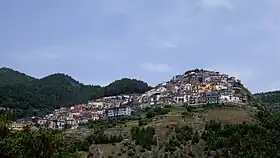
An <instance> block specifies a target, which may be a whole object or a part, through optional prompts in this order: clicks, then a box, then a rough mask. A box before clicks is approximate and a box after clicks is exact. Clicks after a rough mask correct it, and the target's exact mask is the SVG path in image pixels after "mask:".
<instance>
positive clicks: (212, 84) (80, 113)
mask: <svg viewBox="0 0 280 158" xmlns="http://www.w3.org/2000/svg"><path fill="white" fill-rule="evenodd" d="M247 93H248V92H247V91H246V89H245V88H244V87H243V86H242V84H241V81H240V80H238V79H236V78H235V77H230V76H228V75H226V74H221V73H219V72H214V71H208V70H202V69H201V70H199V69H195V70H190V71H187V72H185V73H184V74H182V75H177V76H175V77H173V78H172V79H171V80H169V81H167V82H164V83H161V84H159V85H157V86H155V87H154V88H153V89H151V90H149V91H147V92H145V93H144V94H130V95H118V96H109V97H102V98H98V99H95V100H91V101H88V103H86V104H78V105H73V106H70V107H61V108H60V109H56V110H55V111H53V112H52V113H51V114H48V115H46V116H44V117H42V118H40V117H33V118H32V119H29V120H26V119H24V120H23V119H22V120H19V121H18V123H14V124H13V126H12V127H13V128H14V129H17V130H21V129H22V127H23V126H24V125H26V124H36V126H37V127H39V128H49V129H76V128H77V127H78V126H79V125H80V124H85V123H87V122H89V121H91V120H99V119H108V118H113V117H119V116H130V115H131V114H132V112H133V111H134V110H135V109H137V108H146V107H153V106H161V105H176V104H183V105H189V106H198V105H201V104H223V103H235V104H239V105H244V104H246V103H247V102H248V98H247V95H248V94H247ZM19 122H20V123H19Z"/></svg>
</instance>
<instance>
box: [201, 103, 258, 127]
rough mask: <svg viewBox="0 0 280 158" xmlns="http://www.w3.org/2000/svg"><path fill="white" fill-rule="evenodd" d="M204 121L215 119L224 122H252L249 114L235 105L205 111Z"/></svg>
mask: <svg viewBox="0 0 280 158" xmlns="http://www.w3.org/2000/svg"><path fill="white" fill-rule="evenodd" d="M205 119H206V121H210V120H217V121H221V122H225V123H233V124H240V123H243V122H252V120H253V118H252V117H251V114H250V113H249V112H248V111H247V110H245V109H243V108H237V107H223V108H214V109H211V110H209V111H208V112H206V114H205Z"/></svg>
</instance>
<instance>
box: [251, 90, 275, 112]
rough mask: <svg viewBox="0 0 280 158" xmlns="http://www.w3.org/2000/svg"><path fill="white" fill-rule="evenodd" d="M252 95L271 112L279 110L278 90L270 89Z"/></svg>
mask: <svg viewBox="0 0 280 158" xmlns="http://www.w3.org/2000/svg"><path fill="white" fill-rule="evenodd" d="M254 97H255V98H256V99H257V100H258V101H260V102H261V103H262V105H264V106H265V108H266V109H267V110H269V111H271V112H278V111H279V110H280V91H271V92H264V93H256V94H254Z"/></svg>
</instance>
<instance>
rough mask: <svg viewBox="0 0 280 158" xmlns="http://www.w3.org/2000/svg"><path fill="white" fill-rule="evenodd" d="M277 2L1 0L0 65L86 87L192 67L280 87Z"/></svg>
mask: <svg viewBox="0 0 280 158" xmlns="http://www.w3.org/2000/svg"><path fill="white" fill-rule="evenodd" d="M279 9H280V0H83V1H77V0H46V1H38V0H24V1H23V0H2V1H1V2H0V67H3V66H5V67H10V68H13V69H16V70H19V71H22V72H25V73H27V74H29V75H32V76H35V77H44V76H46V75H48V74H51V73H55V72H63V73H67V74H69V75H71V76H72V77H73V78H75V79H77V80H79V81H81V82H84V83H86V84H101V85H105V84H107V83H109V82H111V81H112V80H116V79H120V78H122V77H133V78H138V79H142V80H145V81H147V82H148V83H149V84H151V85H154V84H156V83H159V82H162V81H165V80H168V79H170V77H172V76H174V75H176V74H182V73H183V72H184V71H186V70H189V69H193V68H204V69H210V70H216V71H220V72H223V73H227V74H229V75H232V76H236V77H238V78H240V79H241V80H242V81H243V83H244V84H245V85H246V86H247V87H248V88H249V89H250V90H251V91H253V92H259V91H266V90H274V89H280V69H279V68H280V12H279Z"/></svg>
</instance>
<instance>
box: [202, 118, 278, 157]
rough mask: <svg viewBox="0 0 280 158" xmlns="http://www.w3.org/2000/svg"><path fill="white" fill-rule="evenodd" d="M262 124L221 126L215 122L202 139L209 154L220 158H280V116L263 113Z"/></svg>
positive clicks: (207, 128)
mask: <svg viewBox="0 0 280 158" xmlns="http://www.w3.org/2000/svg"><path fill="white" fill-rule="evenodd" d="M258 117H259V118H260V121H261V123H260V124H253V125H252V124H245V123H244V124H221V123H219V122H215V121H211V122H209V123H208V124H207V125H206V126H205V132H204V133H203V135H202V138H203V139H204V140H205V141H206V144H207V148H206V149H205V150H206V151H208V152H209V153H210V152H211V151H215V152H216V154H217V155H216V156H220V157H236V158H238V157H279V156H280V152H279V151H280V150H279V149H280V125H279V121H280V115H279V113H278V114H273V115H271V114H268V113H264V112H261V113H259V114H258Z"/></svg>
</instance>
